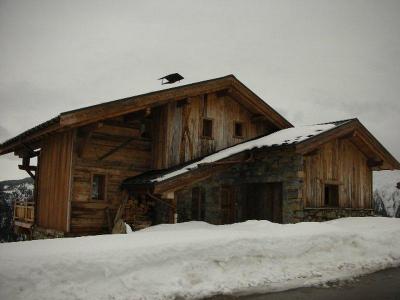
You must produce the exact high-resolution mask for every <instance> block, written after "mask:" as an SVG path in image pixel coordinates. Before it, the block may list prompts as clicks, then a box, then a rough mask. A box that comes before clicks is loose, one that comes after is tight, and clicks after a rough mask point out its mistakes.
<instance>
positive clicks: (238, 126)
mask: <svg viewBox="0 0 400 300" xmlns="http://www.w3.org/2000/svg"><path fill="white" fill-rule="evenodd" d="M233 130H234V137H235V138H243V123H242V122H234V123H233Z"/></svg>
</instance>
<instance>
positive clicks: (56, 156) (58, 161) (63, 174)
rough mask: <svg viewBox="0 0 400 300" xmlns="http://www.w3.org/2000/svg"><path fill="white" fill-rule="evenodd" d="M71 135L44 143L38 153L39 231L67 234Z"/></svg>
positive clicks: (71, 133) (50, 137) (64, 135)
mask: <svg viewBox="0 0 400 300" xmlns="http://www.w3.org/2000/svg"><path fill="white" fill-rule="evenodd" d="M72 142H73V132H72V131H68V132H65V133H58V134H55V135H52V136H49V137H48V138H46V139H45V141H44V143H43V146H42V148H41V152H40V159H39V172H38V173H39V180H38V198H37V205H38V208H37V212H38V214H37V224H38V226H39V227H43V228H48V229H55V230H59V231H64V232H65V231H67V230H68V209H69V195H70V179H71V157H72V144H73V143H72Z"/></svg>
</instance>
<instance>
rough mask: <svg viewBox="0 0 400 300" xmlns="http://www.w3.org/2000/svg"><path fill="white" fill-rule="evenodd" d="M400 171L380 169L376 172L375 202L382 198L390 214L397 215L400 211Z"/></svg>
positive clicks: (391, 215)
mask: <svg viewBox="0 0 400 300" xmlns="http://www.w3.org/2000/svg"><path fill="white" fill-rule="evenodd" d="M398 182H400V171H379V172H375V174H374V198H375V202H377V200H378V199H379V200H381V201H382V204H383V206H384V208H385V211H386V213H387V215H388V216H390V217H395V216H396V214H399V212H400V189H398V188H397V187H396V186H397V183H398Z"/></svg>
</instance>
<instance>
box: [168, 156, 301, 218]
mask: <svg viewBox="0 0 400 300" xmlns="http://www.w3.org/2000/svg"><path fill="white" fill-rule="evenodd" d="M302 168H303V158H302V156H301V155H299V154H297V153H295V151H294V149H293V148H287V149H280V150H274V151H269V152H268V153H267V154H266V156H265V157H264V158H262V159H260V160H257V161H255V162H250V163H242V164H236V165H234V166H232V167H231V168H229V169H228V170H226V171H224V172H221V173H218V174H215V175H214V176H213V177H212V178H210V179H207V180H205V181H203V182H200V183H197V184H195V185H193V186H191V187H189V188H187V189H185V190H182V191H179V192H177V194H176V195H177V200H178V202H177V204H178V207H177V212H178V222H184V221H189V220H191V189H192V188H193V187H200V188H203V189H204V190H205V193H206V212H205V221H206V222H209V223H212V224H220V223H221V213H220V211H221V210H220V201H219V187H220V186H221V185H232V186H233V187H234V192H235V198H236V202H237V203H236V204H237V205H236V208H237V210H236V215H237V220H236V221H244V219H243V217H242V212H243V211H242V204H243V203H244V200H245V198H246V194H245V189H244V186H245V185H246V184H248V183H274V182H281V183H282V198H283V203H282V205H283V206H282V210H283V223H294V222H298V221H301V219H300V218H299V215H301V214H300V213H299V212H300V211H302V210H303V201H302V186H303V172H302Z"/></svg>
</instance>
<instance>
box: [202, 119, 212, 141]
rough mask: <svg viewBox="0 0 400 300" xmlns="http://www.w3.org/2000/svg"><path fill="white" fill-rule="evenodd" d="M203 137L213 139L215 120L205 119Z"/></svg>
mask: <svg viewBox="0 0 400 300" xmlns="http://www.w3.org/2000/svg"><path fill="white" fill-rule="evenodd" d="M202 137H203V138H209V139H212V137H213V120H211V119H203V130H202Z"/></svg>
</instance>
